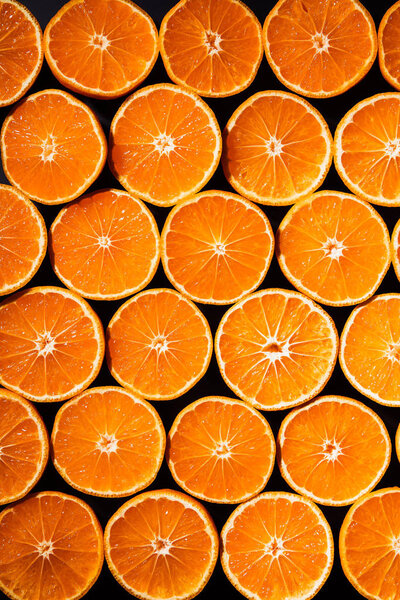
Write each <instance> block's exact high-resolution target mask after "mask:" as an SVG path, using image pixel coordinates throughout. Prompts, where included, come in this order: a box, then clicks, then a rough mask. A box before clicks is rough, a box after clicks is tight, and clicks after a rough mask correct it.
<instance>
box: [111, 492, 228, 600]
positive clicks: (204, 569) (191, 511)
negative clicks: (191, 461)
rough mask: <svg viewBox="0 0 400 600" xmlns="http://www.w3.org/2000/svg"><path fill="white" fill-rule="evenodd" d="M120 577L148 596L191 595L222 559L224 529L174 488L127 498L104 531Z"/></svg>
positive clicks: (185, 598) (160, 599)
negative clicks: (220, 547) (220, 538)
mask: <svg viewBox="0 0 400 600" xmlns="http://www.w3.org/2000/svg"><path fill="white" fill-rule="evenodd" d="M104 549H105V555H106V560H107V563H108V566H109V568H110V571H111V573H112V574H113V575H114V577H115V579H116V580H117V581H118V583H120V584H121V585H122V586H123V587H124V588H125V589H126V590H127V591H128V592H130V593H131V594H133V595H134V596H136V597H138V598H143V599H145V600H167V599H171V598H176V599H177V598H179V599H180V600H189V599H190V598H193V597H194V596H196V595H197V594H198V593H200V591H201V590H202V589H203V588H204V586H205V585H206V583H207V581H208V580H209V578H210V577H211V574H212V572H213V570H214V567H215V563H216V562H217V558H218V533H217V530H216V528H215V525H214V523H213V521H212V519H211V517H210V515H209V514H208V512H207V511H206V509H205V508H204V507H203V506H202V505H201V504H200V502H198V501H197V500H194V499H193V498H191V497H190V496H187V495H186V494H182V493H181V492H176V491H174V490H153V491H151V492H144V493H143V494H139V495H138V496H135V497H134V498H132V499H131V500H128V502H125V504H123V505H122V506H121V507H120V508H119V509H118V510H117V512H116V513H115V514H114V515H113V516H112V517H111V519H110V520H109V521H108V523H107V525H106V528H105V532H104Z"/></svg>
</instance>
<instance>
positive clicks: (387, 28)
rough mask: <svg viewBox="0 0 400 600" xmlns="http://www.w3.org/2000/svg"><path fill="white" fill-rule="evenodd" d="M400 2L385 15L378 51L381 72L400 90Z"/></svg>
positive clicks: (381, 25) (380, 27) (379, 32)
mask: <svg viewBox="0 0 400 600" xmlns="http://www.w3.org/2000/svg"><path fill="white" fill-rule="evenodd" d="M399 29H400V2H395V3H394V4H392V6H391V7H390V8H389V9H388V10H387V11H386V12H385V14H384V15H383V18H382V21H381V23H380V25H379V30H378V52H379V66H380V69H381V73H382V75H383V76H384V78H385V79H386V81H387V82H388V83H390V85H392V86H393V87H395V88H396V89H397V90H400V70H399V65H400V44H399Z"/></svg>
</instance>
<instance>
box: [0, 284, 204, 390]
mask: <svg viewBox="0 0 400 600" xmlns="http://www.w3.org/2000/svg"><path fill="white" fill-rule="evenodd" d="M212 346H213V343H212V336H211V332H210V328H209V325H208V323H207V320H206V319H205V317H204V316H203V314H202V313H201V312H200V310H199V309H198V308H197V306H195V305H194V304H193V302H191V301H190V300H187V299H186V298H184V296H182V295H181V294H178V292H175V291H173V290H169V289H154V290H146V291H144V292H140V294H137V295H136V296H134V297H133V298H131V299H130V300H128V301H127V302H125V304H123V305H122V306H120V308H119V309H118V310H117V312H116V313H115V315H114V316H113V318H112V319H111V321H110V324H109V326H108V329H107V361H108V366H109V369H110V371H111V374H112V376H113V377H115V379H116V380H117V381H118V383H120V384H121V385H123V386H124V387H126V388H127V389H128V390H131V391H132V392H134V393H137V394H139V395H141V396H144V397H145V398H149V399H150V400H171V399H172V398H177V397H178V396H181V395H182V394H184V393H185V392H187V391H188V390H190V388H192V387H193V386H194V385H195V384H196V383H197V382H198V381H199V379H201V377H203V375H204V373H205V372H206V370H207V368H208V365H209V363H210V360H211V354H212ZM0 364H1V363H0Z"/></svg>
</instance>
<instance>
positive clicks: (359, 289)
mask: <svg viewBox="0 0 400 600" xmlns="http://www.w3.org/2000/svg"><path fill="white" fill-rule="evenodd" d="M276 252H277V257H278V261H279V265H280V267H281V269H282V271H283V273H284V274H285V276H286V277H287V279H288V280H289V281H290V283H291V284H292V285H294V286H295V287H296V288H297V289H298V290H300V291H301V292H303V293H304V294H307V296H310V298H313V300H316V301H317V302H322V303H323V304H330V305H331V306H345V305H348V304H357V303H359V302H362V301H363V300H366V299H367V298H369V297H370V296H372V295H373V294H374V293H375V292H376V290H377V289H378V287H379V285H380V283H381V282H382V279H383V277H384V276H385V273H386V272H387V270H388V268H389V265H390V238H389V232H388V230H387V227H386V224H385V221H384V220H383V219H382V217H381V216H380V215H379V213H378V212H377V211H376V210H375V209H374V208H372V206H371V205H370V204H368V203H367V202H364V201H363V200H360V199H359V198H356V197H355V196H353V195H351V194H343V193H341V192H331V191H326V190H324V191H323V192H317V193H316V194H313V195H311V196H309V197H308V198H306V199H305V200H303V201H301V202H299V203H297V204H295V205H294V206H293V207H292V208H291V209H290V210H289V211H288V212H287V213H286V215H285V217H284V219H283V221H282V223H281V224H280V226H279V229H278V232H277V241H276Z"/></svg>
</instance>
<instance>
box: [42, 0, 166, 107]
mask: <svg viewBox="0 0 400 600" xmlns="http://www.w3.org/2000/svg"><path fill="white" fill-rule="evenodd" d="M43 42H44V51H45V54H46V60H47V62H48V63H49V67H50V69H51V70H52V72H53V75H54V76H55V77H56V78H57V79H58V80H59V81H60V82H61V83H62V84H63V85H65V86H66V87H67V88H69V89H71V90H73V91H75V92H78V93H79V94H84V95H86V96H92V97H94V98H117V97H119V96H123V95H124V94H127V93H128V92H130V91H131V90H133V88H135V87H137V86H138V85H139V84H140V83H142V81H144V79H146V77H147V75H148V74H149V73H150V71H151V69H152V68H153V66H154V63H155V62H156V59H157V55H158V40H157V29H156V26H155V25H154V23H153V20H152V19H151V18H150V17H149V15H148V14H147V13H146V12H145V11H144V10H142V9H141V8H140V7H139V6H137V5H136V4H134V3H133V2H131V1H130V0H101V2H99V0H70V2H67V3H66V4H64V6H63V7H62V8H61V9H60V10H59V11H58V12H57V13H56V14H55V15H54V17H53V18H52V19H51V20H50V21H49V23H48V25H47V27H46V29H45V32H44V38H43Z"/></svg>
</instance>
